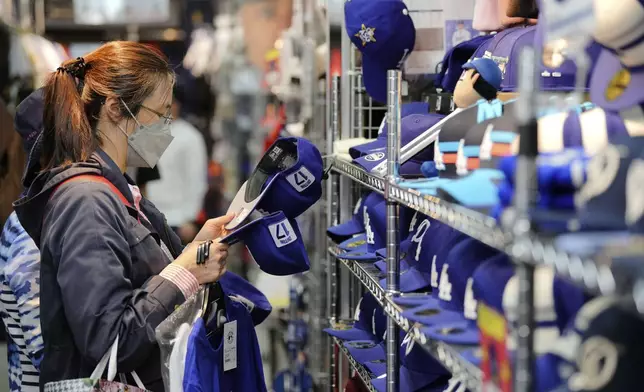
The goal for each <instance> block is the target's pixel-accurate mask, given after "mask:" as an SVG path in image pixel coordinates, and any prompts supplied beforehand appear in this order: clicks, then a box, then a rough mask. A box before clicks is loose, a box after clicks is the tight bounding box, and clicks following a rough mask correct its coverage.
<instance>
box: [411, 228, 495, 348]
mask: <svg viewBox="0 0 644 392" xmlns="http://www.w3.org/2000/svg"><path fill="white" fill-rule="evenodd" d="M452 244H453V246H451V247H450V249H449V251H448V253H447V256H446V258H445V262H444V263H442V265H441V266H440V270H438V271H437V273H438V274H439V278H438V287H437V288H436V289H434V290H433V291H432V293H434V294H435V297H434V298H435V300H434V301H429V302H427V303H426V304H425V305H423V306H420V307H416V308H412V309H410V310H408V311H406V312H405V313H404V315H405V316H407V317H408V318H409V319H410V320H411V321H415V322H420V323H422V324H424V325H429V326H437V325H440V326H441V328H439V329H436V330H435V331H436V334H437V335H439V336H442V335H446V334H445V330H446V328H447V327H446V325H449V324H453V323H463V322H465V321H466V320H468V318H466V317H465V315H464V314H465V313H468V316H471V315H472V309H471V307H472V306H474V307H476V305H472V303H473V301H474V294H473V289H472V287H473V279H471V278H472V275H473V274H474V271H475V270H476V269H477V268H478V267H479V266H480V265H481V264H482V263H483V262H484V261H485V260H487V259H490V258H493V257H495V256H497V255H498V254H499V252H498V251H497V250H495V249H493V248H491V247H489V246H487V245H485V244H483V243H481V242H479V241H477V240H475V239H473V238H471V237H468V236H467V235H465V234H462V233H458V234H457V237H456V238H455V239H454V240H453V241H452ZM438 264H439V263H437V268H438V267H439V266H438ZM468 289H469V290H468ZM466 300H467V304H466ZM466 305H467V308H466ZM474 318H475V317H474ZM471 324H472V325H471V326H467V327H464V328H463V329H464V330H465V331H463V333H459V334H451V335H450V336H449V338H452V339H453V340H454V341H455V342H459V344H474V343H476V342H477V341H478V333H477V331H476V329H475V328H472V327H474V322H472V323H471ZM472 330H473V331H472Z"/></svg>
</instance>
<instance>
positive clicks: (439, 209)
mask: <svg viewBox="0 0 644 392" xmlns="http://www.w3.org/2000/svg"><path fill="white" fill-rule="evenodd" d="M333 171H334V172H336V173H338V174H341V175H343V176H345V177H348V178H350V179H352V180H353V181H356V182H358V183H360V184H362V185H364V186H366V187H368V188H369V189H372V190H374V191H376V192H378V193H380V194H382V195H384V196H386V197H388V198H389V199H390V200H395V201H396V202H398V203H400V204H402V205H404V206H406V207H409V208H411V209H414V210H416V211H419V212H421V213H423V214H425V215H428V216H430V217H432V218H434V219H437V220H439V221H441V222H443V223H445V224H447V225H449V226H451V227H453V228H455V229H457V230H459V231H461V232H463V233H464V234H467V235H469V236H470V237H472V238H475V239H477V240H479V241H481V242H483V243H485V244H487V245H489V246H491V247H493V248H496V249H499V250H500V251H503V252H505V253H507V254H508V255H509V256H510V257H512V258H513V259H514V260H518V261H522V262H525V263H530V264H535V265H541V264H543V265H550V266H552V267H554V269H555V271H556V272H557V273H558V274H560V275H561V276H564V277H567V278H569V279H570V280H572V281H574V282H576V283H578V284H580V285H583V287H585V288H586V289H587V290H589V291H591V292H593V293H596V294H602V295H610V294H615V292H616V288H617V286H618V285H617V284H616V280H615V274H614V273H613V270H612V269H611V263H610V262H606V261H603V262H597V261H595V260H593V259H592V258H587V257H580V256H577V255H574V254H568V253H566V252H563V251H561V250H558V249H557V248H556V247H555V246H554V245H553V244H552V243H551V241H550V240H548V239H543V238H538V237H537V236H532V237H531V238H529V239H525V240H524V239H521V240H519V239H515V237H514V235H513V234H512V233H511V232H508V231H505V230H503V229H502V228H501V227H500V226H499V225H497V223H496V220H495V219H494V218H491V217H489V216H487V215H485V214H483V213H481V212H478V211H474V210H471V209H468V208H465V207H463V206H459V205H456V204H453V203H449V202H446V201H443V200H441V199H439V198H437V197H434V196H430V195H424V194H421V193H420V192H419V191H417V190H414V189H408V188H403V187H400V186H397V185H395V184H392V185H391V186H390V187H389V188H388V189H389V194H388V195H385V182H386V180H385V179H384V178H382V177H378V176H375V175H373V174H370V173H367V172H366V171H365V170H363V169H362V168H360V167H358V166H356V165H353V164H352V163H349V162H346V161H342V160H336V161H335V163H334V164H333ZM620 292H622V293H623V292H624V288H623V287H622V288H620Z"/></svg>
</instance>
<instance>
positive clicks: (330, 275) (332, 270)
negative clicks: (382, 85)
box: [326, 76, 340, 391]
mask: <svg viewBox="0 0 644 392" xmlns="http://www.w3.org/2000/svg"><path fill="white" fill-rule="evenodd" d="M330 95H331V107H330V109H331V112H330V115H331V119H330V120H331V121H330V124H329V129H328V131H327V140H326V144H327V153H330V152H332V151H333V142H334V140H336V139H338V138H339V137H340V77H339V76H332V79H331V94H330ZM339 185H340V183H339V178H338V174H335V173H333V174H331V176H330V178H329V181H327V201H326V202H327V211H328V213H327V227H329V226H334V225H337V224H338V223H339V220H340V209H339V203H338V196H339V192H338V188H339ZM337 267H338V262H337V260H336V259H335V258H333V257H332V256H331V255H329V254H328V253H327V292H328V293H329V297H330V298H329V299H328V302H327V311H328V316H329V320H330V321H331V322H332V323H335V322H336V321H337V315H338V313H337V311H338V309H337V297H338V295H337V290H338V285H337V278H338V276H337V271H338V269H337ZM337 354H338V350H337V349H336V348H335V347H332V348H331V382H330V386H331V390H332V391H333V390H335V388H337V387H339V384H340V380H338V372H339V369H340V360H339V358H338V355H337Z"/></svg>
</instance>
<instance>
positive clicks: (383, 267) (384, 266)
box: [373, 259, 409, 272]
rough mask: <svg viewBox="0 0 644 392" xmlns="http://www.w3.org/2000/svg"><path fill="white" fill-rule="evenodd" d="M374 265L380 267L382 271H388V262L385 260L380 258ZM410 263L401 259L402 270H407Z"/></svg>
mask: <svg viewBox="0 0 644 392" xmlns="http://www.w3.org/2000/svg"><path fill="white" fill-rule="evenodd" d="M373 265H374V266H375V267H376V268H378V270H379V271H380V272H387V262H386V261H385V260H378V261H376V262H375V263H373ZM408 269H409V264H408V263H407V262H406V261H405V260H404V259H403V260H400V271H407V270H408Z"/></svg>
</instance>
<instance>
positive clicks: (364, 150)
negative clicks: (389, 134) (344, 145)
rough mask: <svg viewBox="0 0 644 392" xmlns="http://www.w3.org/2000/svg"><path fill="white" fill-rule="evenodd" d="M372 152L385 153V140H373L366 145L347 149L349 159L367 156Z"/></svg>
mask: <svg viewBox="0 0 644 392" xmlns="http://www.w3.org/2000/svg"><path fill="white" fill-rule="evenodd" d="M374 152H383V153H385V154H386V153H387V140H385V139H375V140H372V141H370V142H368V143H363V144H359V145H355V146H353V147H351V148H349V155H351V158H353V159H357V158H360V157H361V156H364V155H369V154H371V153H374Z"/></svg>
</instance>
